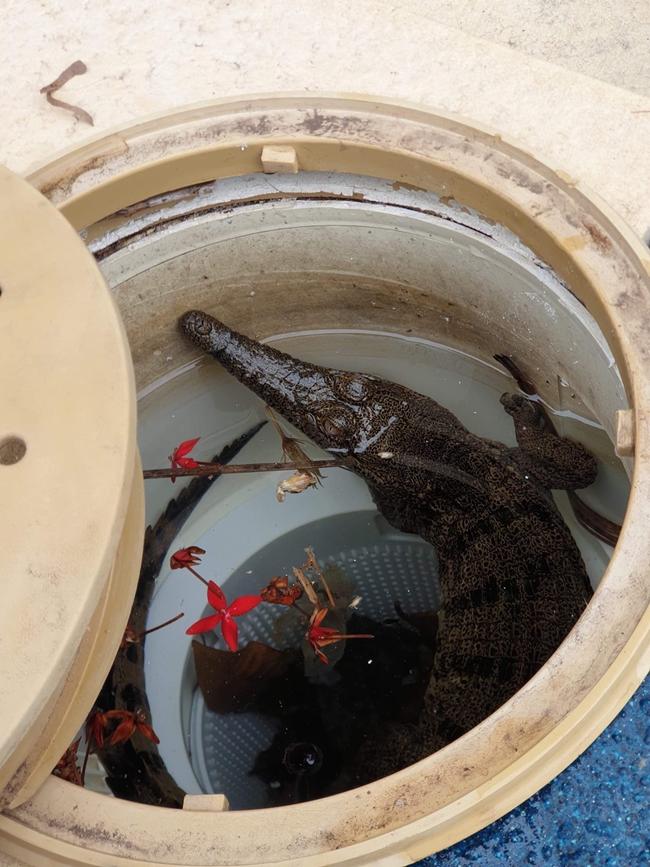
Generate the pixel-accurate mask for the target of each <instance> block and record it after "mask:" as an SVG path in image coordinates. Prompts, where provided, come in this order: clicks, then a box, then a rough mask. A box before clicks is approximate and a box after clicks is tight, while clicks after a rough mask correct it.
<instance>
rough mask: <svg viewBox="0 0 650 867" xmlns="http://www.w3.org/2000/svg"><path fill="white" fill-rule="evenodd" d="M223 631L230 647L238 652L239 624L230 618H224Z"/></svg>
mask: <svg viewBox="0 0 650 867" xmlns="http://www.w3.org/2000/svg"><path fill="white" fill-rule="evenodd" d="M221 631H222V632H223V637H224V638H225V640H226V644H227V645H228V647H229V648H230V649H231V650H233V651H234V650H237V635H238V633H239V630H238V628H237V623H236V622H235V621H234V620H231V619H230V618H229V617H224V620H223V623H222V624H221Z"/></svg>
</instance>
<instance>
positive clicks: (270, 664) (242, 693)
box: [192, 641, 294, 713]
mask: <svg viewBox="0 0 650 867" xmlns="http://www.w3.org/2000/svg"><path fill="white" fill-rule="evenodd" d="M192 650H193V652H194V666H195V668H196V679H197V681H198V684H199V689H200V690H201V692H202V693H203V698H204V699H205V703H206V704H207V706H208V707H209V708H210V710H212V711H215V713H230V712H232V711H242V710H246V708H247V707H250V705H251V704H252V703H253V701H254V700H255V699H256V698H257V697H259V695H260V693H261V692H263V691H264V690H265V688H266V687H267V686H268V685H270V684H271V683H272V682H273V681H274V680H276V679H277V678H278V677H281V676H282V675H283V674H284V673H285V671H286V670H287V668H288V667H289V664H290V662H291V659H292V658H293V656H294V654H293V653H292V652H291V651H281V650H275V649H274V648H273V647H269V646H268V645H267V644H262V643H261V642H260V641H250V642H249V643H248V644H247V645H246V646H245V647H243V648H242V649H241V650H237V651H235V652H234V653H233V652H232V651H226V650H219V648H217V647H206V646H205V645H204V644H201V643H200V642H198V641H193V642H192Z"/></svg>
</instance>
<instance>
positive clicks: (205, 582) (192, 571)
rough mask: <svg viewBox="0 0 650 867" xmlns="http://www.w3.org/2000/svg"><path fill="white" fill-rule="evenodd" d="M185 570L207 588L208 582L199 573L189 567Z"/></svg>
mask: <svg viewBox="0 0 650 867" xmlns="http://www.w3.org/2000/svg"><path fill="white" fill-rule="evenodd" d="M185 568H186V569H187V570H189V571H190V572H191V573H192V575H194V576H195V577H196V578H198V579H199V581H203V583H204V584H205V586H206V587H207V586H208V582H207V581H206V580H205V578H203V576H202V575H199V573H198V572H196V571H195V570H194V569H192V567H191V566H186V567H185ZM181 616H182V615H181ZM175 619H177V618H175ZM164 625H165V624H164V623H163V626H164Z"/></svg>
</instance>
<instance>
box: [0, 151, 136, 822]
mask: <svg viewBox="0 0 650 867" xmlns="http://www.w3.org/2000/svg"><path fill="white" fill-rule="evenodd" d="M0 358H1V363H0V390H1V393H2V411H1V412H0V491H1V492H2V496H1V499H0V574H1V576H2V583H1V592H2V604H1V605H0V808H1V807H2V806H6V805H8V804H12V803H16V802H17V800H22V797H21V796H24V792H25V790H26V788H29V790H30V792H31V791H33V790H34V789H35V788H36V787H37V786H38V784H39V783H40V782H42V780H43V779H44V778H45V776H46V775H47V774H48V773H49V771H50V770H51V768H52V767H53V765H54V764H55V763H56V760H57V758H58V756H60V755H61V753H62V752H63V751H64V750H65V749H66V747H67V745H68V744H69V742H70V740H71V739H72V738H73V737H74V735H75V732H76V731H77V729H78V727H79V726H80V725H81V724H82V723H83V720H84V717H85V716H86V714H87V712H88V710H89V706H90V705H91V704H92V701H93V700H94V696H95V695H96V693H97V692H98V690H99V688H100V686H101V683H102V680H103V678H104V677H105V676H106V673H107V670H108V668H109V667H110V665H111V662H112V658H113V654H114V652H115V650H116V648H117V645H118V644H119V641H120V638H121V634H122V631H123V629H124V623H125V620H126V618H127V617H128V612H129V610H130V605H131V596H130V595H129V596H128V598H124V599H122V601H121V605H120V607H119V610H118V611H113V609H114V608H115V606H111V607H110V609H109V606H108V604H107V600H108V599H109V598H110V588H111V585H112V583H114V581H115V563H116V555H117V554H118V548H119V546H120V543H121V537H122V535H123V530H124V525H125V519H126V517H127V512H128V510H129V506H130V507H131V517H133V516H135V518H136V523H137V511H138V499H139V497H140V493H139V491H140V487H141V483H140V482H139V480H138V484H136V486H135V488H134V479H136V478H137V477H136V476H135V475H134V468H135V465H136V450H135V396H134V385H133V376H132V369H131V361H130V355H129V350H128V344H127V342H126V338H125V335H124V333H123V330H122V325H121V322H120V318H119V315H118V313H117V310H116V308H115V307H114V305H113V302H112V299H111V297H110V294H109V292H108V290H107V288H106V286H105V284H104V281H103V279H102V277H101V274H100V273H99V270H98V268H97V266H96V265H95V262H94V260H93V258H92V256H91V255H90V254H89V253H88V251H87V250H86V248H85V246H84V244H83V243H82V241H81V240H80V238H79V237H78V235H77V234H76V232H75V231H74V230H73V229H72V227H71V226H70V224H69V223H68V222H67V221H66V220H65V219H64V218H63V217H62V216H61V215H60V214H59V212H58V211H57V210H56V208H54V207H53V206H52V205H51V204H50V203H49V202H47V201H46V199H45V198H44V197H43V196H41V195H40V194H39V193H38V192H37V191H36V190H34V189H33V187H31V186H30V185H29V184H28V183H27V182H26V181H24V180H22V179H21V178H19V177H17V176H16V175H14V174H12V173H11V172H9V171H7V170H6V169H3V168H1V167H0ZM140 524H141V521H140ZM134 535H135V536H136V537H137V535H138V533H137V532H136V533H135V534H134ZM136 543H138V544H139V542H138V540H134V543H133V547H134V548H135V547H137V544H136ZM118 559H119V558H118ZM137 566H138V560H137V558H136V559H135V572H136V573H137ZM128 569H130V571H131V572H133V571H134V568H133V565H132V564H128V568H127V571H128ZM132 583H133V580H131V584H132ZM105 614H106V615H107V616H108V620H107V616H105ZM109 621H110V622H109ZM99 651H101V653H100V657H101V658H100V659H99V660H98V659H97V655H98V652H99Z"/></svg>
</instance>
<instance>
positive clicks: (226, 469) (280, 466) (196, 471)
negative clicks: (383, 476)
mask: <svg viewBox="0 0 650 867" xmlns="http://www.w3.org/2000/svg"><path fill="white" fill-rule="evenodd" d="M349 465H350V459H349V458H345V457H343V458H328V459H326V460H322V461H312V460H310V461H309V463H307V461H280V462H270V463H261V464H209V463H201V464H199V466H198V467H192V468H191V469H175V470H172V469H171V468H163V469H159V470H144V471H143V473H142V475H143V476H144V478H145V479H169V478H171V477H172V476H173V477H174V478H177V479H178V478H182V477H183V476H216V475H217V474H219V475H227V474H230V473H276V472H284V471H285V470H311V469H321V468H322V467H345V466H349Z"/></svg>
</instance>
